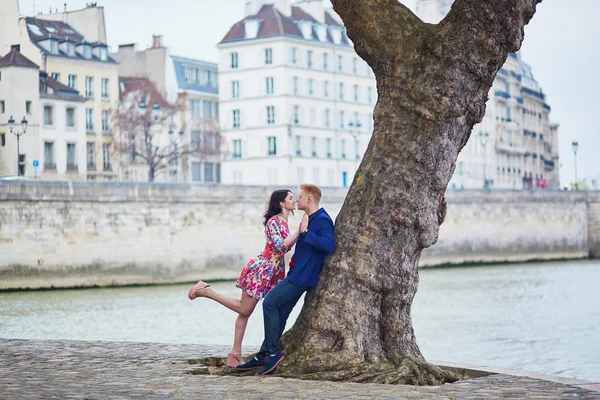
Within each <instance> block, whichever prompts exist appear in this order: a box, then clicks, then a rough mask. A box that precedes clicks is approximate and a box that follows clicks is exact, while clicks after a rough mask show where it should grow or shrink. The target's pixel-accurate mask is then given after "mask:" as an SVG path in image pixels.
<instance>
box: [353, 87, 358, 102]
mask: <svg viewBox="0 0 600 400" xmlns="http://www.w3.org/2000/svg"><path fill="white" fill-rule="evenodd" d="M354 102H355V103H358V85H354Z"/></svg>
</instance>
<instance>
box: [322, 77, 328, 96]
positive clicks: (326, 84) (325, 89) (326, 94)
mask: <svg viewBox="0 0 600 400" xmlns="http://www.w3.org/2000/svg"><path fill="white" fill-rule="evenodd" d="M323 97H325V98H326V99H327V98H329V81H325V82H323Z"/></svg>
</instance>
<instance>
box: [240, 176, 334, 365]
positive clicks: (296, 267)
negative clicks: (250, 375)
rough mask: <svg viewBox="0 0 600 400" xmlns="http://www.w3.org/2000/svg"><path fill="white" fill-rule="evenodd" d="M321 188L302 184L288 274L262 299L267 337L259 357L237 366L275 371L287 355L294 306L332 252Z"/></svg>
mask: <svg viewBox="0 0 600 400" xmlns="http://www.w3.org/2000/svg"><path fill="white" fill-rule="evenodd" d="M320 201H321V189H319V188H318V187H317V186H315V185H310V184H303V185H301V186H300V195H299V196H298V209H299V210H302V211H304V212H305V214H304V216H303V217H302V221H301V222H300V226H299V228H298V230H299V232H300V235H299V237H298V241H297V242H296V250H295V252H294V256H293V257H292V261H291V262H290V271H289V273H288V276H287V277H286V278H285V279H284V280H283V281H281V282H279V283H278V284H277V286H275V288H274V289H273V290H271V292H270V293H269V294H268V295H267V297H266V298H265V300H264V302H263V316H264V323H265V340H264V341H263V344H262V346H261V348H260V351H259V352H258V353H256V356H255V357H254V358H253V359H252V360H250V361H248V362H247V363H244V364H241V365H238V366H237V367H236V369H238V370H241V371H246V370H250V369H255V368H262V369H261V370H260V374H261V375H266V374H268V373H270V372H271V371H273V370H274V369H275V368H276V367H277V365H279V363H280V362H281V361H283V359H284V358H285V357H284V356H283V354H281V351H280V350H279V339H280V338H281V335H282V334H283V330H284V329H285V323H286V322H287V319H288V317H289V315H290V313H291V312H292V309H293V308H294V306H295V305H296V303H298V300H300V297H302V295H303V294H304V292H306V291H308V290H310V289H311V288H313V287H314V286H316V285H317V281H318V280H319V274H320V273H321V269H322V268H323V264H324V261H325V256H326V255H327V254H331V253H333V248H334V244H335V242H334V237H333V221H332V219H331V217H330V216H329V214H327V212H326V211H325V210H324V209H323V208H321V207H320V206H319V202H320Z"/></svg>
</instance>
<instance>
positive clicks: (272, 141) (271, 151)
mask: <svg viewBox="0 0 600 400" xmlns="http://www.w3.org/2000/svg"><path fill="white" fill-rule="evenodd" d="M267 142H268V147H269V148H268V151H267V154H268V155H270V156H274V155H276V154H277V138H276V137H275V136H269V137H267Z"/></svg>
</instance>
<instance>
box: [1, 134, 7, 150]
mask: <svg viewBox="0 0 600 400" xmlns="http://www.w3.org/2000/svg"><path fill="white" fill-rule="evenodd" d="M4 146H6V133H4V132H0V147H4Z"/></svg>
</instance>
